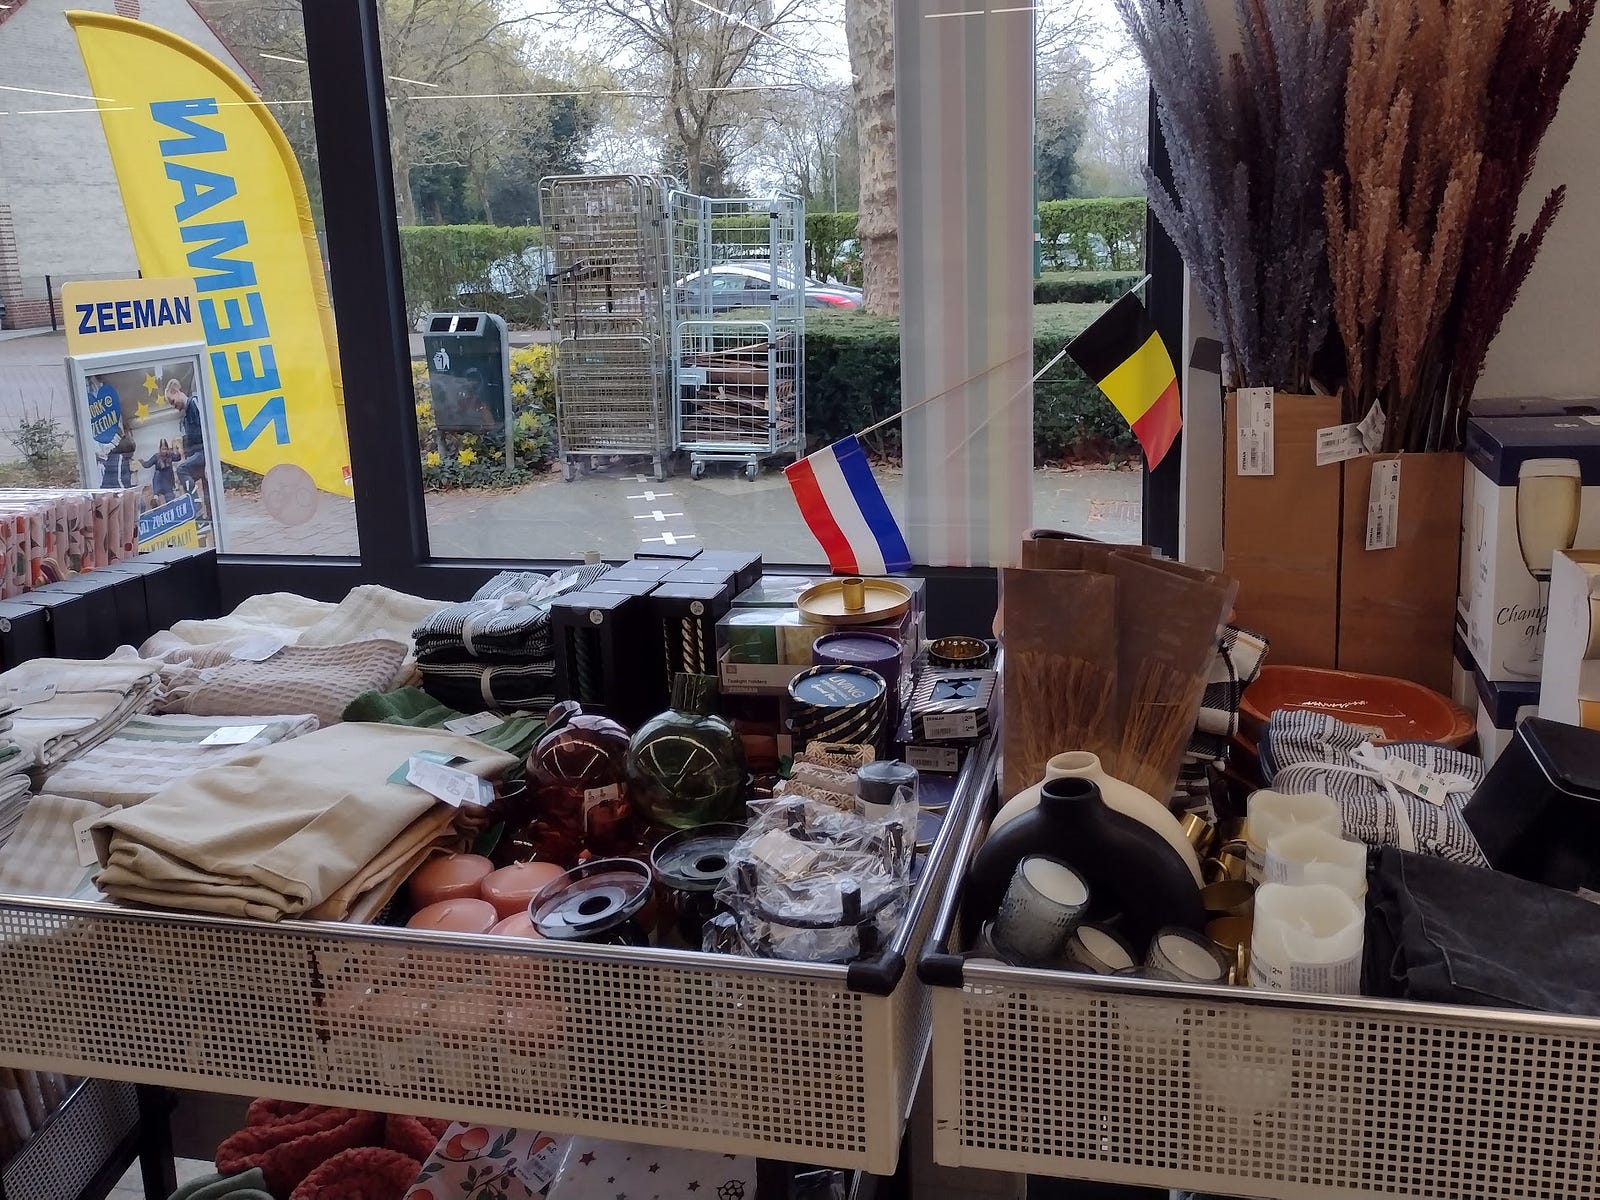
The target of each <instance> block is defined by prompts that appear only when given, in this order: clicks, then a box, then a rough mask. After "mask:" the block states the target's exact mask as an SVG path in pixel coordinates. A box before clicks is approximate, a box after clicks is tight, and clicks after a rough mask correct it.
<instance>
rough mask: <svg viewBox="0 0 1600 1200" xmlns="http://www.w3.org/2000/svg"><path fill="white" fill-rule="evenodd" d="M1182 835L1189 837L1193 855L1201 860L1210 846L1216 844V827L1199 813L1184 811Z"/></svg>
mask: <svg viewBox="0 0 1600 1200" xmlns="http://www.w3.org/2000/svg"><path fill="white" fill-rule="evenodd" d="M1183 836H1184V837H1186V838H1188V839H1189V844H1190V845H1191V846H1193V847H1194V852H1195V855H1196V856H1197V857H1199V858H1200V859H1202V860H1203V859H1204V858H1205V856H1206V855H1207V854H1208V853H1210V851H1211V847H1212V846H1213V845H1215V844H1216V840H1217V827H1216V826H1215V825H1213V824H1212V823H1211V822H1210V821H1208V820H1206V819H1205V818H1204V817H1202V816H1201V815H1200V814H1199V813H1194V812H1192V813H1185V814H1184V815H1183Z"/></svg>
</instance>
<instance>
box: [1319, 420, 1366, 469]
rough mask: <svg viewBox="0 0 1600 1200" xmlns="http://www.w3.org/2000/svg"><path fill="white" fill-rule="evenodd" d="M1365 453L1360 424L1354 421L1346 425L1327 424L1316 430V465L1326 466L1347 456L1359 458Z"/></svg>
mask: <svg viewBox="0 0 1600 1200" xmlns="http://www.w3.org/2000/svg"><path fill="white" fill-rule="evenodd" d="M1365 453H1367V448H1366V446H1365V445H1364V444H1363V443H1362V441H1361V426H1359V425H1357V424H1356V423H1355V422H1354V421H1352V422H1350V423H1349V424H1348V425H1329V426H1327V427H1326V428H1324V429H1319V430H1317V466H1319V467H1326V466H1331V465H1332V464H1333V463H1340V462H1344V460H1345V459H1347V458H1360V457H1361V456H1362V455H1363V454H1365Z"/></svg>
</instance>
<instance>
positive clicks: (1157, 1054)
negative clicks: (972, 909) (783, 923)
mask: <svg viewBox="0 0 1600 1200" xmlns="http://www.w3.org/2000/svg"><path fill="white" fill-rule="evenodd" d="M985 817H986V814H985V813H984V812H983V811H982V810H981V809H975V810H968V812H967V822H966V829H965V831H964V833H963V836H962V844H961V846H960V848H959V851H958V853H957V855H956V859H957V869H956V870H954V871H952V873H951V882H950V886H949V887H948V888H947V890H946V892H945V895H944V897H943V898H942V900H941V903H940V910H939V915H938V918H937V920H936V923H935V927H934V929H933V931H932V933H931V934H930V936H929V938H928V941H927V943H926V945H927V950H926V951H925V953H924V955H923V958H922V961H921V963H920V967H919V971H920V973H921V974H922V975H923V976H924V978H925V979H927V980H929V981H931V982H933V983H935V984H936V985H937V986H935V987H934V1032H933V1051H932V1053H933V1064H934V1065H933V1072H934V1074H933V1103H934V1145H933V1154H934V1160H935V1161H936V1162H938V1163H940V1164H942V1165H945V1166H952V1167H977V1168H983V1169H988V1170H994V1171H1008V1172H1017V1173H1025V1174H1031V1175H1053V1176H1059V1177H1064V1178H1071V1179H1093V1180H1102V1181H1107V1182H1114V1183H1124V1184H1139V1185H1144V1186H1149V1187H1170V1188H1180V1187H1181V1188H1193V1189H1196V1190H1200V1191H1205V1192H1216V1193H1219V1194H1223V1195H1229V1196H1257V1197H1267V1198H1270V1200H1333V1198H1335V1197H1340V1198H1343V1197H1349V1198H1354V1197H1358V1196H1360V1197H1371V1196H1407V1197H1418V1198H1426V1200H1437V1198H1438V1197H1444V1196H1448V1197H1451V1198H1452V1200H1465V1198H1467V1197H1496V1198H1504V1197H1550V1198H1553V1197H1589V1196H1595V1195H1600V1155H1597V1154H1596V1151H1595V1141H1596V1136H1597V1133H1600V1020H1593V1019H1579V1018H1568V1017H1558V1016H1550V1015H1544V1014H1538V1013H1525V1012H1506V1011H1497V1010H1487V1009H1475V1008H1464V1007H1455V1006H1445V1005H1427V1004H1416V1003H1409V1002H1405V1001H1397V1000H1376V999H1362V998H1358V997H1349V998H1345V997H1329V996H1302V995H1294V994H1289V993H1281V992H1260V991H1250V990H1248V989H1239V988H1224V987H1190V986H1185V985H1181V984H1169V983H1161V982H1155V981H1149V980H1142V979H1136V978H1114V979H1113V978H1107V977H1102V976H1094V975H1081V974H1072V973H1068V972H1064V971H1049V970H1032V969H1022V968H1016V967H1007V966H1002V965H999V964H998V963H989V964H979V963H976V962H963V960H962V959H961V957H960V956H959V955H954V954H950V953H948V952H947V950H946V948H947V947H948V946H949V944H950V937H951V933H952V929H953V926H954V923H955V917H956V910H957V905H958V902H959V886H958V883H957V881H958V880H959V878H960V874H961V866H962V865H963V864H965V863H966V862H967V861H968V860H969V859H970V857H971V855H972V852H973V851H974V850H975V849H976V847H977V845H978V842H979V840H980V835H981V834H982V832H983V830H984V829H985V828H986V821H985Z"/></svg>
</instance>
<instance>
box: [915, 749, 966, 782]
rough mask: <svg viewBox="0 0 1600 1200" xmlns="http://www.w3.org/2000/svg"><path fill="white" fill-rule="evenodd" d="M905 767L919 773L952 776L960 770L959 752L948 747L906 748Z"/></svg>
mask: <svg viewBox="0 0 1600 1200" xmlns="http://www.w3.org/2000/svg"><path fill="white" fill-rule="evenodd" d="M906 765H907V766H909V767H915V768H916V769H917V770H919V771H933V772H935V773H937V774H940V775H954V774H955V773H956V772H957V771H958V770H960V769H961V752H960V751H959V750H953V749H951V748H950V747H949V746H907V747H906Z"/></svg>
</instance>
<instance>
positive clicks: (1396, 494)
mask: <svg viewBox="0 0 1600 1200" xmlns="http://www.w3.org/2000/svg"><path fill="white" fill-rule="evenodd" d="M1399 539H1400V460H1399V459H1398V458H1385V459H1380V460H1379V461H1378V462H1375V463H1373V464H1372V491H1371V492H1369V493H1368V494H1367V549H1368V550H1393V549H1394V547H1395V543H1396V542H1398V541H1399Z"/></svg>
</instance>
